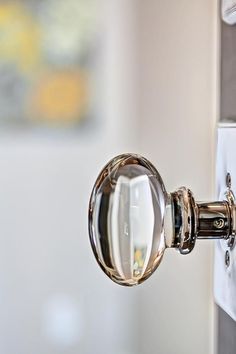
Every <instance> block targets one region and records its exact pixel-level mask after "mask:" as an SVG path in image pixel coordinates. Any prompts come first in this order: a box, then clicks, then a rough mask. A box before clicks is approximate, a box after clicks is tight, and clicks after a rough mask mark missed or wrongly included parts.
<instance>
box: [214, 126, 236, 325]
mask: <svg viewBox="0 0 236 354" xmlns="http://www.w3.org/2000/svg"><path fill="white" fill-rule="evenodd" d="M235 151H236V127H227V126H225V127H222V128H219V129H218V146H217V194H218V198H219V199H220V200H223V199H225V191H226V185H225V176H226V174H227V172H229V173H230V174H231V178H232V190H233V192H234V194H236V164H235ZM226 250H228V251H229V253H230V265H229V267H226V265H225V252H226ZM214 294H215V300H216V302H217V304H218V305H219V306H220V307H222V309H223V310H224V311H225V312H227V313H228V314H229V315H230V316H231V317H232V318H233V319H234V320H235V321H236V303H235V298H236V248H234V249H233V250H229V248H228V247H227V241H224V240H220V241H217V243H216V246H215V268H214Z"/></svg>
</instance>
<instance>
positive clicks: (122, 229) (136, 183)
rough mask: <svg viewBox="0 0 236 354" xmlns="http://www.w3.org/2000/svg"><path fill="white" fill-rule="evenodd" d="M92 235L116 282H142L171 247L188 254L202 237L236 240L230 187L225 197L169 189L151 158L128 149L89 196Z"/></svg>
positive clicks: (106, 269) (103, 263) (96, 252)
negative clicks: (199, 197) (209, 198)
mask: <svg viewBox="0 0 236 354" xmlns="http://www.w3.org/2000/svg"><path fill="white" fill-rule="evenodd" d="M89 237H90V242H91V246H92V249H93V252H94V255H95V257H96V260H97V262H98V264H99V265H100V267H101V268H102V270H103V271H104V272H105V273H106V274H107V275H108V276H109V278H110V279H112V280H113V281H114V282H116V283H118V284H120V285H126V286H132V285H137V284H140V283H142V282H143V281H144V280H145V279H147V278H149V277H150V275H151V274H152V273H153V272H154V271H155V270H156V268H157V267H158V266H159V264H160V263H161V260H162V257H163V255H164V251H165V249H166V248H176V249H178V250H179V252H180V253H181V254H188V253H190V252H191V251H192V249H193V248H194V245H195V242H196V240H197V239H209V238H213V239H220V238H222V239H226V240H227V242H228V243H229V246H230V247H233V246H234V240H235V206H234V196H233V193H232V192H231V190H230V188H228V189H227V191H226V197H225V200H224V201H216V202H211V203H198V202H195V199H194V197H193V194H192V192H191V191H190V190H189V189H187V188H185V187H181V188H179V189H177V190H176V191H174V192H172V193H167V192H166V189H165V186H164V183H163V181H162V178H161V176H160V174H159V173H158V171H157V170H156V168H155V167H154V166H153V165H152V163H151V162H149V161H148V160H147V159H146V158H144V157H142V156H139V155H135V154H123V155H119V156H117V157H115V158H113V159H112V160H111V161H110V162H108V164H107V165H106V166H105V167H104V168H103V169H102V171H101V172H100V174H99V176H98V178H97V180H96V182H95V185H94V187H93V190H92V194H91V198H90V202H89Z"/></svg>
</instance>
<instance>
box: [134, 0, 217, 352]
mask: <svg viewBox="0 0 236 354" xmlns="http://www.w3.org/2000/svg"><path fill="white" fill-rule="evenodd" d="M217 11H218V8H217V2H216V1H212V0H207V1H205V0H200V1H188V0H181V1H171V2H169V1H156V0H150V1H148V5H147V2H144V1H140V23H141V25H140V35H139V40H140V43H141V51H140V58H139V60H140V67H141V68H142V70H140V76H141V78H140V99H139V105H140V124H141V132H140V141H141V148H140V152H141V153H142V154H144V155H145V156H147V157H148V158H150V160H151V161H152V162H153V163H154V165H156V167H157V169H158V170H159V172H160V174H161V175H162V177H163V180H164V182H165V184H166V188H167V190H169V191H173V190H174V189H175V188H177V187H180V186H182V185H184V186H188V187H190V188H191V189H192V191H193V192H194V195H195V197H196V200H214V199H215V193H214V185H215V174H214V160H215V158H214V152H215V132H214V131H215V125H216V105H217V104H218V103H216V63H217V61H216V58H217V45H216V44H217V43H216V41H217V18H218V13H217ZM217 102H218V101H217ZM212 253H213V243H212V242H211V241H199V242H198V243H197V245H196V247H195V249H194V250H193V252H192V253H191V254H190V255H188V256H181V255H179V254H178V253H177V252H175V251H173V250H168V251H167V252H166V253H165V255H164V259H163V262H162V264H161V266H160V268H159V269H158V270H157V272H156V274H155V275H154V276H153V277H152V278H151V279H150V281H148V282H146V283H145V284H144V285H143V287H142V290H141V291H142V301H143V307H142V310H141V311H142V326H143V333H145V335H144V336H143V341H142V353H148V354H154V353H163V354H173V353H181V354H189V353H191V354H205V353H207V354H208V353H212V352H213V341H214V337H213V326H214V320H213V309H214V304H213V302H214V300H213V284H212V271H213V257H212V256H213V255H212ZM146 328H148V330H146Z"/></svg>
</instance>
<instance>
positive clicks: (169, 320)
mask: <svg viewBox="0 0 236 354" xmlns="http://www.w3.org/2000/svg"><path fill="white" fill-rule="evenodd" d="M217 6H218V5H217V2H216V1H214V0H199V1H189V0H180V1H171V2H168V1H160V0H149V1H148V2H147V1H146V2H145V1H142V0H67V1H63V0H41V1H37V0H22V1H13V0H12V1H11V0H9V1H0V240H1V247H0V354H59V353H60V354H61V353H66V354H75V353H76V354H78V353H80V354H154V353H160V354H189V353H191V354H206V353H207V354H208V353H209V354H210V353H213V351H214V323H215V318H214V305H213V295H212V264H213V260H212V244H211V243H210V242H208V241H204V243H203V244H202V243H201V242H198V244H197V245H196V249H195V250H194V252H193V254H191V256H189V257H183V256H180V255H179V254H178V253H177V252H175V251H174V250H169V251H167V252H166V255H165V257H164V260H163V262H162V264H161V267H160V268H159V269H158V271H157V272H156V274H154V275H153V276H152V277H151V278H150V279H149V280H148V281H147V282H145V283H144V284H143V285H141V286H138V287H137V288H123V287H119V286H117V285H116V284H114V283H112V282H111V281H109V280H108V278H106V277H105V276H104V274H103V273H102V272H101V270H100V269H99V268H98V266H97V264H96V262H95V259H94V257H93V255H92V252H91V249H90V245H89V240H88V232H87V207H88V200H89V196H90V191H91V189H92V186H93V183H94V180H95V178H96V176H97V174H98V172H99V171H100V169H101V168H102V167H103V166H104V164H105V163H106V162H107V160H108V159H110V158H111V157H113V155H115V154H119V153H122V152H136V153H140V154H142V155H144V156H146V157H147V158H148V159H150V160H151V161H152V162H153V164H154V165H156V167H157V169H158V170H159V172H160V173H161V175H162V177H163V180H164V181H165V184H166V188H167V190H168V191H171V190H174V189H175V188H177V187H179V186H181V185H186V186H188V187H190V188H191V189H192V190H193V191H194V193H195V195H196V196H197V199H198V200H201V199H204V200H205V199H206V198H209V199H212V198H214V163H213V162H214V140H215V136H214V126H215V123H216V114H217V110H216V107H217V105H216V96H217V95H216V93H217V92H216V91H217V90H216V53H217V12H218V8H217Z"/></svg>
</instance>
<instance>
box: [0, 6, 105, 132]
mask: <svg viewBox="0 0 236 354" xmlns="http://www.w3.org/2000/svg"><path fill="white" fill-rule="evenodd" d="M96 5H97V2H96V1H95V0H67V1H64V0H41V1H37V0H23V1H0V128H1V130H2V129H4V128H10V129H11V128H13V129H16V128H17V129H18V128H19V129H21V128H22V129H23V130H24V129H35V128H36V129H37V128H40V129H41V128H46V129H48V128H49V129H59V130H61V129H62V130H65V129H69V130H70V129H73V130H74V129H76V130H77V129H79V130H80V129H82V127H84V126H87V125H91V122H92V121H93V120H94V119H95V118H94V117H93V113H92V111H93V109H92V107H93V101H94V97H93V91H94V82H93V80H94V76H95V73H94V71H95V69H94V67H95V66H96V65H95V64H94V58H96V55H95V52H96V51H97V48H98V47H99V46H98V45H97V43H98V34H97V33H98V28H97V23H98V22H97V16H98V15H97V13H98V12H97V8H96Z"/></svg>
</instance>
